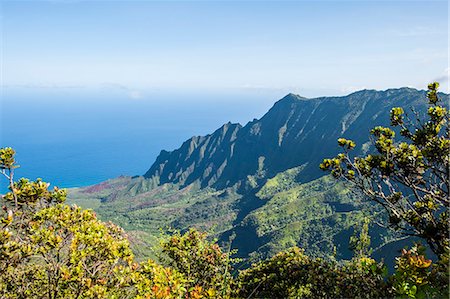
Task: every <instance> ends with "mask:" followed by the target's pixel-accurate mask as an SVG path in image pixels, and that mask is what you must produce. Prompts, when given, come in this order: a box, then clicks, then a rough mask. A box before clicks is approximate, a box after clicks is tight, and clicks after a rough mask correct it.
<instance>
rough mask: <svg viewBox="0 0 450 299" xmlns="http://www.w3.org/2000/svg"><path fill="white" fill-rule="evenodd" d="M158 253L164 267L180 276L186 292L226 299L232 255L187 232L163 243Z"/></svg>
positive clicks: (229, 282) (205, 236)
mask: <svg viewBox="0 0 450 299" xmlns="http://www.w3.org/2000/svg"><path fill="white" fill-rule="evenodd" d="M161 245H162V252H163V254H165V255H166V257H167V261H166V263H167V264H168V265H169V266H170V267H172V268H174V269H176V270H177V271H179V272H180V273H182V274H183V275H184V277H185V278H186V279H187V281H188V284H187V286H188V288H189V289H193V288H197V289H198V290H201V291H202V292H203V293H202V294H203V295H204V296H208V297H212V298H227V297H229V296H230V292H231V282H232V279H233V278H232V276H231V274H230V272H231V270H232V268H231V265H232V264H233V263H235V261H236V260H235V259H232V258H231V257H230V256H231V255H232V254H233V252H223V251H222V249H221V248H220V247H219V245H217V244H216V243H215V242H211V241H208V240H207V234H206V233H202V232H199V231H197V230H195V229H191V230H189V231H188V232H186V233H185V234H180V233H179V232H176V233H174V234H173V235H171V236H169V237H167V238H165V239H163V241H162V242H161Z"/></svg>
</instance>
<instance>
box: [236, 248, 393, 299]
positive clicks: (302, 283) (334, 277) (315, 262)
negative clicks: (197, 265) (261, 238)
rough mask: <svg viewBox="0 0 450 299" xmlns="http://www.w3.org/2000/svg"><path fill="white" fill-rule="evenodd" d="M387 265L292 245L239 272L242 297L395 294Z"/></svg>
mask: <svg viewBox="0 0 450 299" xmlns="http://www.w3.org/2000/svg"><path fill="white" fill-rule="evenodd" d="M383 272H384V269H383V266H382V265H380V264H377V263H376V262H375V261H374V260H372V259H370V258H361V259H355V260H352V261H351V262H348V263H347V264H345V265H339V264H337V263H335V262H332V261H325V260H322V259H312V258H309V257H308V256H306V255H305V254H304V252H303V250H301V249H299V248H291V249H290V250H288V251H285V252H281V253H279V254H277V255H275V256H274V257H273V258H271V259H269V260H266V261H262V262H259V263H257V264H255V265H253V266H252V267H251V268H250V269H247V270H244V271H242V272H241V273H240V274H239V277H238V280H237V283H236V290H237V291H236V295H237V296H238V297H241V298H249V297H251V298H381V297H387V296H391V293H390V291H389V287H388V285H387V284H386V283H385V282H384V280H383V275H382V274H383Z"/></svg>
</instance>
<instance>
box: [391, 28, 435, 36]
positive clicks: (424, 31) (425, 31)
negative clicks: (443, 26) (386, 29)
mask: <svg viewBox="0 0 450 299" xmlns="http://www.w3.org/2000/svg"><path fill="white" fill-rule="evenodd" d="M441 33H442V32H440V31H437V30H435V29H433V28H430V27H425V26H416V27H412V28H407V29H392V30H390V34H392V35H394V36H398V37H421V36H429V35H438V34H441Z"/></svg>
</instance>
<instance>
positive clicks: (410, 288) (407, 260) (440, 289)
mask: <svg viewBox="0 0 450 299" xmlns="http://www.w3.org/2000/svg"><path fill="white" fill-rule="evenodd" d="M442 262H443V261H442V260H441V261H440V262H438V264H435V265H432V261H431V260H429V259H427V258H426V256H425V247H423V246H421V245H415V246H414V247H412V248H411V249H410V250H406V249H403V250H402V255H401V256H400V257H397V258H396V266H395V273H394V275H392V277H391V278H390V279H391V281H392V286H393V289H394V290H395V293H396V295H397V296H398V297H400V298H448V291H449V290H448V259H447V263H446V264H443V263H442Z"/></svg>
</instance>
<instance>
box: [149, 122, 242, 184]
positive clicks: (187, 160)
mask: <svg viewBox="0 0 450 299" xmlns="http://www.w3.org/2000/svg"><path fill="white" fill-rule="evenodd" d="M241 128H242V126H241V125H240V124H232V123H227V124H225V125H223V126H222V127H221V128H219V129H218V130H216V131H215V132H214V133H212V134H210V135H206V136H195V137H192V138H191V139H189V140H187V141H185V142H184V143H183V144H182V145H181V147H180V148H179V149H177V150H174V151H173V152H167V151H161V153H160V155H159V156H158V158H157V159H156V162H155V163H154V164H153V165H152V167H151V168H150V169H149V170H148V171H147V173H146V174H145V175H144V177H146V178H152V177H157V178H159V182H160V183H161V184H164V183H169V182H171V183H178V184H180V185H182V186H186V185H189V184H191V183H193V182H194V181H196V180H199V181H200V183H201V186H202V187H206V186H212V185H214V184H215V183H216V182H217V181H218V180H219V179H221V178H222V173H223V171H224V169H225V168H226V167H227V164H228V162H229V161H230V160H231V159H232V158H233V155H234V146H235V142H236V139H237V136H238V134H239V131H240V130H241Z"/></svg>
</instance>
